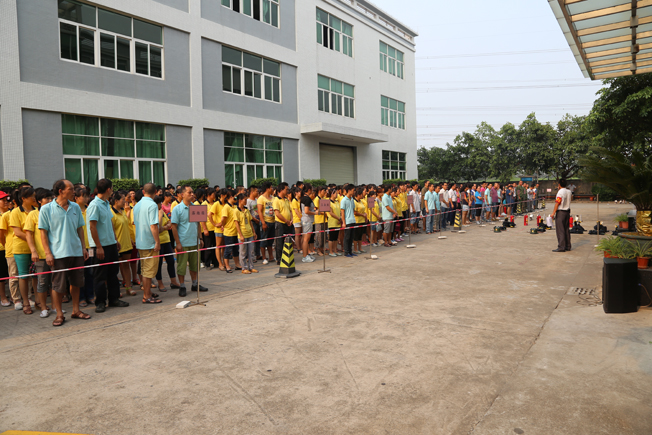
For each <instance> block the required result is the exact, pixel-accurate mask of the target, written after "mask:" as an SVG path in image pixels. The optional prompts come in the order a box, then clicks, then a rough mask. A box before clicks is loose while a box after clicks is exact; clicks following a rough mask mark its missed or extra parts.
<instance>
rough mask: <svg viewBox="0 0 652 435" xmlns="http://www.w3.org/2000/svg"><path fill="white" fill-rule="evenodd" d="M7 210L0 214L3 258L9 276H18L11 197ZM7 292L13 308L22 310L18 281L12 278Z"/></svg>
mask: <svg viewBox="0 0 652 435" xmlns="http://www.w3.org/2000/svg"><path fill="white" fill-rule="evenodd" d="M14 193H15V192H14ZM7 202H8V205H9V208H8V209H7V211H6V212H5V213H3V214H2V220H1V221H0V231H1V232H2V234H3V237H4V239H5V243H4V245H5V258H6V260H7V268H8V269H9V276H18V268H17V267H16V260H15V259H14V252H13V246H14V229H13V228H12V227H11V225H10V224H9V219H10V218H11V211H12V210H13V209H14V208H17V207H16V203H15V201H14V199H13V196H12V195H10V196H9V197H8V198H7ZM9 292H10V294H11V301H12V302H13V303H14V308H15V309H16V310H17V311H19V310H22V309H23V302H22V300H21V297H20V290H19V288H18V279H17V278H12V279H10V280H9Z"/></svg>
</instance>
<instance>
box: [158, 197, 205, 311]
mask: <svg viewBox="0 0 652 435" xmlns="http://www.w3.org/2000/svg"><path fill="white" fill-rule="evenodd" d="M207 212H208V210H207V209H206V206H205V205H191V206H190V207H189V210H188V213H189V214H190V216H189V219H188V220H189V222H191V223H196V225H197V302H193V303H191V304H190V305H202V306H204V307H205V306H206V304H204V303H201V302H199V293H201V292H200V291H199V271H200V270H201V258H200V256H199V251H200V249H199V248H200V247H201V241H200V239H201V234H202V232H201V225H200V224H199V223H200V222H206V219H207V216H206V215H207ZM190 255H192V254H190ZM161 260H163V259H162V258H159V261H161Z"/></svg>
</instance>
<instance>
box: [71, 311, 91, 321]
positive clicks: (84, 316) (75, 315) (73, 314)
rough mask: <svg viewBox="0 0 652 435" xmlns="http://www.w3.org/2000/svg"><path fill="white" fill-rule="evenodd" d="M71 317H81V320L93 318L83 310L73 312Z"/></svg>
mask: <svg viewBox="0 0 652 435" xmlns="http://www.w3.org/2000/svg"><path fill="white" fill-rule="evenodd" d="M70 317H72V318H73V319H80V320H88V319H90V318H91V316H89V315H88V314H86V313H84V312H83V311H77V312H76V313H72V314H71V315H70Z"/></svg>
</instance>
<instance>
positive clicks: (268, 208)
mask: <svg viewBox="0 0 652 435" xmlns="http://www.w3.org/2000/svg"><path fill="white" fill-rule="evenodd" d="M258 204H262V206H263V219H264V220H265V222H267V223H268V224H270V223H272V222H274V221H275V220H276V218H275V215H274V203H273V199H268V198H266V197H265V195H260V196H259V197H258Z"/></svg>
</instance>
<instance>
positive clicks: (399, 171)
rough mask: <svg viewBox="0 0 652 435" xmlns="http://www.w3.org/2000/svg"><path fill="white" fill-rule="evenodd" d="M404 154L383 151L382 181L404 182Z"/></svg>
mask: <svg viewBox="0 0 652 435" xmlns="http://www.w3.org/2000/svg"><path fill="white" fill-rule="evenodd" d="M405 160H406V153H399V152H396V151H383V181H385V180H399V179H400V180H405V171H406V169H405V165H406V163H405Z"/></svg>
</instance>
